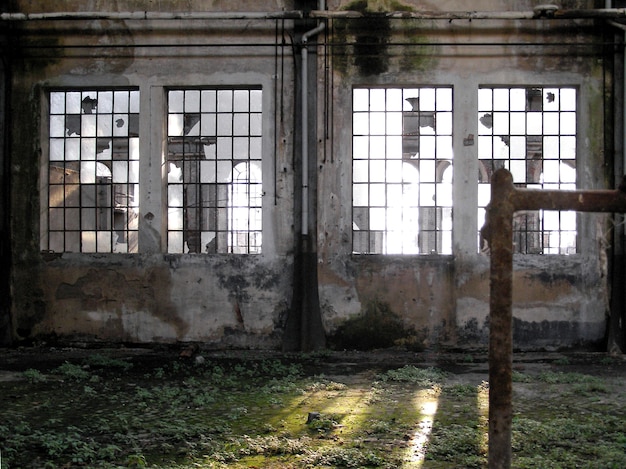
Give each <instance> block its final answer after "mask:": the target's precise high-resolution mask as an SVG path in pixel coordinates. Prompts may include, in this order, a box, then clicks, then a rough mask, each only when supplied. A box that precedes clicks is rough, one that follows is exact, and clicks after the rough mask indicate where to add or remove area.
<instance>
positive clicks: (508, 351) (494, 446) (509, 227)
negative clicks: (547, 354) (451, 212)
mask: <svg viewBox="0 0 626 469" xmlns="http://www.w3.org/2000/svg"><path fill="white" fill-rule="evenodd" d="M514 190H515V189H514V187H513V176H511V173H509V172H508V171H506V170H505V171H496V172H495V173H494V174H493V176H492V179H491V200H492V203H491V204H490V205H489V207H488V219H487V220H488V223H489V226H492V227H497V229H496V230H493V236H488V239H489V247H490V249H491V259H490V265H491V277H490V291H491V294H490V297H489V448H488V459H489V465H488V467H489V469H506V468H509V467H510V466H511V422H512V419H513V411H512V394H513V391H512V389H513V385H512V378H511V376H512V369H513V358H512V357H513V334H512V324H513V320H512V307H511V306H512V302H513V213H514V211H515V210H514V207H513V204H512V201H511V198H512V197H511V195H512V193H513V191H514Z"/></svg>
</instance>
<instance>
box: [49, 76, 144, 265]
mask: <svg viewBox="0 0 626 469" xmlns="http://www.w3.org/2000/svg"><path fill="white" fill-rule="evenodd" d="M123 96H125V97H126V99H123ZM42 97H43V100H42V102H43V103H44V105H43V106H42V114H43V115H42V117H43V122H45V125H44V126H43V129H42V140H43V143H42V150H43V151H42V158H41V163H42V164H41V178H40V195H41V197H40V200H41V204H42V210H41V217H40V241H39V244H40V249H41V251H44V252H55V253H70V252H76V253H99V254H102V253H115V254H118V253H137V252H139V245H138V238H139V228H138V217H139V196H140V189H139V183H140V181H139V170H140V169H139V165H140V135H139V125H140V119H141V105H140V100H141V95H140V89H139V87H128V86H93V87H92V86H90V87H87V86H73V87H51V88H48V89H45V90H44V91H43V94H42ZM108 97H110V100H109V99H107V98H108ZM118 98H119V99H121V101H118ZM77 99H78V101H77ZM99 106H100V107H99ZM77 116H78V117H77ZM85 116H93V118H91V117H90V118H87V117H85ZM107 140H108V141H107ZM105 144H106V146H105ZM107 152H108V153H107ZM92 163H95V164H92ZM92 166H93V167H92ZM53 168H58V170H56V171H53ZM82 170H84V171H82ZM68 171H75V174H76V175H77V176H75V178H74V179H76V177H77V178H78V179H77V180H72V178H70V177H68V176H69V175H68V174H67V172H68ZM81 171H82V172H81ZM55 173H56V175H57V176H56V177H55V181H52V179H53V177H54V174H55ZM107 180H108V181H107ZM91 185H93V186H94V187H93V190H91V189H92V188H90V187H89V186H91ZM90 194H93V197H90ZM92 199H93V200H92ZM53 201H60V203H61V206H60V207H59V206H52V203H53ZM70 215H73V216H70ZM120 240H121V242H120Z"/></svg>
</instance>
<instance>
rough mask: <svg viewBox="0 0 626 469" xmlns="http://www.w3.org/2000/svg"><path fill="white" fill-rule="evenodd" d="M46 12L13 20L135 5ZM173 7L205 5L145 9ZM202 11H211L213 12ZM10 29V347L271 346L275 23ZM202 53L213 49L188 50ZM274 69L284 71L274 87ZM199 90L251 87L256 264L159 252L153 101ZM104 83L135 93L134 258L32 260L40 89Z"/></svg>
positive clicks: (280, 208)
mask: <svg viewBox="0 0 626 469" xmlns="http://www.w3.org/2000/svg"><path fill="white" fill-rule="evenodd" d="M79 3H80V5H78V4H79ZM213 3H220V2H213ZM225 3H228V2H225ZM244 3H246V2H230V3H229V4H228V9H230V8H234V9H236V10H240V9H246V10H247V9H248V8H246V5H244ZM183 4H184V5H183ZM59 5H60V4H56V5H55V4H54V2H40V3H37V2H28V4H22V5H21V8H19V9H18V10H19V11H23V12H37V11H65V10H68V11H70V10H71V11H87V10H89V8H91V7H93V8H94V10H93V11H98V10H103V11H125V9H126V8H130V9H131V10H133V9H136V8H138V7H139V5H138V3H137V2H135V3H133V2H129V3H128V4H124V3H123V2H91V4H90V5H87V4H85V3H84V2H76V5H77V8H73V9H72V8H69V7H68V4H67V2H63V5H62V8H59ZM141 6H142V8H145V7H146V4H145V2H141ZM180 6H184V9H189V10H193V11H197V10H200V9H205V8H207V5H206V2H196V4H192V3H191V2H169V3H168V4H167V5H165V4H163V5H157V8H156V9H155V11H179V10H180V8H179V7H180ZM256 6H260V7H263V10H265V9H267V10H269V11H274V10H280V9H282V8H283V7H284V5H282V3H281V4H280V5H277V4H276V3H275V2H268V4H262V3H259V5H256ZM209 9H214V10H215V11H220V10H222V8H221V7H220V6H219V5H217V4H216V5H213V6H211V7H210V8H209ZM255 9H256V8H255ZM13 26H14V27H15V29H16V31H15V36H14V38H13V41H14V42H15V44H16V47H19V48H21V49H17V50H15V55H14V57H13V61H14V75H13V94H12V104H13V108H14V109H20V113H18V114H15V115H14V116H13V119H12V121H11V122H12V126H13V127H12V131H13V136H14V139H13V141H12V166H11V169H12V177H13V185H12V196H13V204H12V218H11V229H12V250H13V252H14V253H15V256H14V263H13V268H12V277H11V286H12V295H13V298H14V303H13V309H12V329H13V335H14V336H15V338H16V339H18V340H19V339H34V340H46V339H49V338H53V337H54V338H58V339H60V340H82V341H104V342H118V341H119V342H129V343H133V342H139V343H141V342H168V343H169V342H177V341H181V342H189V341H194V342H205V343H209V344H215V345H216V346H233V347H251V348H277V347H280V345H281V340H282V330H283V325H284V322H285V320H286V316H287V314H288V311H289V308H290V307H291V299H292V280H293V239H294V236H293V232H292V231H291V230H292V227H293V224H294V221H293V197H292V196H291V195H290V194H292V193H293V171H294V162H293V148H292V145H293V137H292V135H293V129H292V128H291V123H290V117H291V116H292V115H293V112H294V111H293V105H294V90H293V82H294V78H293V67H292V60H291V57H290V54H291V51H290V50H288V49H285V50H284V53H282V55H281V52H280V51H278V52H277V49H276V48H275V47H273V46H259V44H273V43H274V42H275V38H276V24H275V22H272V21H270V22H263V21H254V20H241V21H238V20H237V21H235V20H232V21H225V22H220V21H205V20H202V21H196V20H181V21H154V22H142V21H113V20H101V19H96V20H92V21H80V22H72V21H49V22H35V23H28V22H27V23H18V24H15V25H13ZM286 26H287V27H291V26H292V25H290V24H287V25H286ZM207 43H208V44H214V45H213V46H211V45H207V46H204V45H198V44H207ZM235 43H240V44H241V47H234V46H232V45H233V44H235ZM219 44H225V45H227V46H226V47H216V45H219ZM281 61H282V64H283V65H284V67H283V69H282V70H281V72H280V76H277V77H276V76H275V75H276V67H277V66H280V65H281ZM278 81H280V83H279V84H278V85H277V82H278ZM202 86H207V87H220V86H222V87H223V86H261V87H262V89H263V155H264V157H263V176H264V177H263V183H264V186H263V189H264V195H263V254H261V255H228V254H215V255H199V254H195V255H194V254H166V253H165V249H166V237H167V231H166V229H167V223H166V220H167V219H166V197H167V191H166V185H165V183H166V180H167V178H166V177H167V172H166V164H164V161H165V160H164V158H165V139H166V136H165V133H164V129H165V126H166V117H165V115H166V93H167V89H168V87H179V88H180V87H182V88H185V87H202ZM275 86H276V87H275ZM115 87H134V88H138V89H139V91H140V94H141V104H140V106H141V112H140V119H139V121H140V130H139V137H140V168H139V172H140V194H139V199H140V204H139V252H138V253H137V254H102V253H100V254H88V253H82V254H81V253H46V252H43V253H42V252H40V248H39V238H40V234H44V233H45V230H44V228H43V224H42V223H41V220H43V219H44V218H42V215H45V213H46V211H47V210H46V200H45V197H44V195H45V193H46V183H45V181H47V173H46V165H47V154H48V153H47V151H48V148H47V139H46V131H45V126H46V125H47V116H46V109H47V106H48V104H47V92H48V90H50V89H59V88H61V89H73V88H74V89H81V88H89V89H94V88H115ZM276 90H278V91H276ZM277 92H278V93H282V94H281V95H278V94H277ZM278 103H279V104H278ZM279 106H281V108H280V112H282V113H283V114H284V116H287V117H286V118H285V119H284V120H283V122H281V121H280V120H279V119H275V116H276V115H278V113H279V111H277V109H279ZM25 188H28V190H25Z"/></svg>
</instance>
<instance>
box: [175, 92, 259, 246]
mask: <svg viewBox="0 0 626 469" xmlns="http://www.w3.org/2000/svg"><path fill="white" fill-rule="evenodd" d="M261 108H262V91H261V89H251V88H247V89H185V90H170V91H169V92H168V125H167V135H168V139H167V161H168V190H167V195H168V252H172V253H183V252H184V253H236V254H248V253H255V254H256V253H260V252H261V206H262V195H263V189H262V177H261V156H262V155H261V153H262V151H261V150H262V142H261V134H262V112H261Z"/></svg>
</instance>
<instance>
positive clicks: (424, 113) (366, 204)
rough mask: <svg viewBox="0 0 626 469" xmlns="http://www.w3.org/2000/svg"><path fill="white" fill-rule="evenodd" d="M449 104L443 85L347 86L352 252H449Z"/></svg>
mask: <svg viewBox="0 0 626 469" xmlns="http://www.w3.org/2000/svg"><path fill="white" fill-rule="evenodd" d="M451 111H452V89H451V88H447V87H438V88H435V87H425V88H399V87H394V88H355V89H354V90H353V113H352V122H353V126H352V134H353V139H352V140H353V148H352V151H353V153H352V154H353V175H352V204H353V252H355V253H363V254H365V253H372V254H376V253H380V254H431V253H433V252H435V253H440V254H441V253H443V254H449V253H451V250H452V246H451V239H452V238H451V228H452V223H451V220H447V219H446V218H445V217H451V211H445V212H444V211H443V210H440V209H439V207H440V204H442V203H445V204H448V203H451V200H452V186H451V184H449V183H446V184H438V182H440V180H441V179H440V178H441V177H443V173H444V172H445V167H446V166H444V164H445V165H449V164H450V163H451V161H452V112H451ZM427 181H428V182H430V183H428V182H427ZM425 207H435V208H436V209H437V210H435V211H434V212H428V214H429V215H428V216H429V217H430V219H429V224H427V225H424V224H422V225H420V223H419V222H418V221H419V220H420V216H421V213H422V212H423V211H424V210H425ZM424 213H426V212H424ZM422 221H424V220H422ZM426 226H428V227H429V228H426ZM427 232H428V234H426V233H427ZM422 234H423V235H424V236H422Z"/></svg>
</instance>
